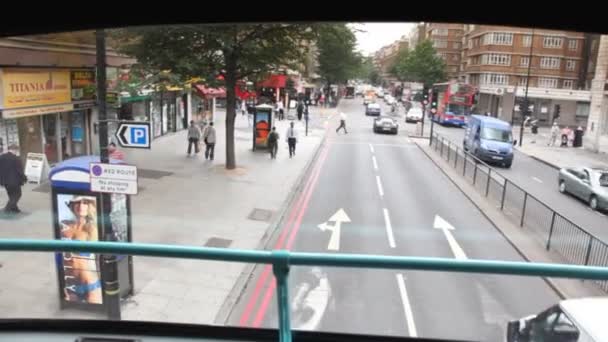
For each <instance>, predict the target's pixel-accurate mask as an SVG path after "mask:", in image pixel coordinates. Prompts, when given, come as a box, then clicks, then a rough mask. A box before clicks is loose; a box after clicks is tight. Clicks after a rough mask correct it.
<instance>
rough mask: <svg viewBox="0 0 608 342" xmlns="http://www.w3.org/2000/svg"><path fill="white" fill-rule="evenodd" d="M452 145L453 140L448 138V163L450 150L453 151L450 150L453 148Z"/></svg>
mask: <svg viewBox="0 0 608 342" xmlns="http://www.w3.org/2000/svg"><path fill="white" fill-rule="evenodd" d="M451 146H452V142H451V141H449V140H448V163H449V162H450V152H451V151H450V150H451V149H452V148H451Z"/></svg>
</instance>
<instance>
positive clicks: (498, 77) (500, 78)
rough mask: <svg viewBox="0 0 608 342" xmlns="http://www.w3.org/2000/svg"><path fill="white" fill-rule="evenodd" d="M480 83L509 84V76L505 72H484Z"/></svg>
mask: <svg viewBox="0 0 608 342" xmlns="http://www.w3.org/2000/svg"><path fill="white" fill-rule="evenodd" d="M480 83H481V84H486V85H507V84H509V76H508V75H505V74H482V75H481V77H480Z"/></svg>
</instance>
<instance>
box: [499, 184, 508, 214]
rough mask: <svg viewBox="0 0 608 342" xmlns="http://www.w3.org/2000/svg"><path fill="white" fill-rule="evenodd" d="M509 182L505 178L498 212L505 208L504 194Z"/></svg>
mask: <svg viewBox="0 0 608 342" xmlns="http://www.w3.org/2000/svg"><path fill="white" fill-rule="evenodd" d="M508 183H509V182H508V181H507V179H506V178H505V184H504V185H503V186H502V199H501V200H500V210H503V209H504V208H505V194H506V193H507V184H508Z"/></svg>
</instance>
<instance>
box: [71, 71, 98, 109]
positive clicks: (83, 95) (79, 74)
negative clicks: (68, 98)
mask: <svg viewBox="0 0 608 342" xmlns="http://www.w3.org/2000/svg"><path fill="white" fill-rule="evenodd" d="M70 81H71V86H72V101H87V100H88V101H93V100H95V91H96V89H97V88H96V87H95V73H94V72H93V71H92V70H77V71H71V72H70Z"/></svg>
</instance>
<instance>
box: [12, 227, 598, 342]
mask: <svg viewBox="0 0 608 342" xmlns="http://www.w3.org/2000/svg"><path fill="white" fill-rule="evenodd" d="M0 251H20V252H89V253H100V254H118V255H139V256H151V257H168V258H183V259H198V260H216V261H229V262H243V263H256V264H258V263H263V264H272V269H273V273H274V276H275V278H276V282H277V293H278V296H277V298H278V301H277V302H278V313H279V317H278V320H279V322H278V323H279V324H278V326H279V338H280V341H281V342H291V324H290V318H289V316H290V312H289V311H290V308H289V295H288V275H289V269H290V267H291V266H330V267H353V268H373V269H400V270H420V271H446V272H461V273H462V272H463V273H482V274H503V275H521V276H544V277H560V278H577V279H591V280H603V281H608V268H606V267H593V266H575V265H561V264H547V263H529V262H513V261H494V260H471V259H469V260H456V259H448V258H425V257H397V256H383V255H362V254H320V253H299V252H289V251H286V250H276V251H255V250H241V249H224V248H210V247H190V246H179V245H159V244H142V243H121V242H81V241H64V240H22V239H20V240H13V239H0Z"/></svg>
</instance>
